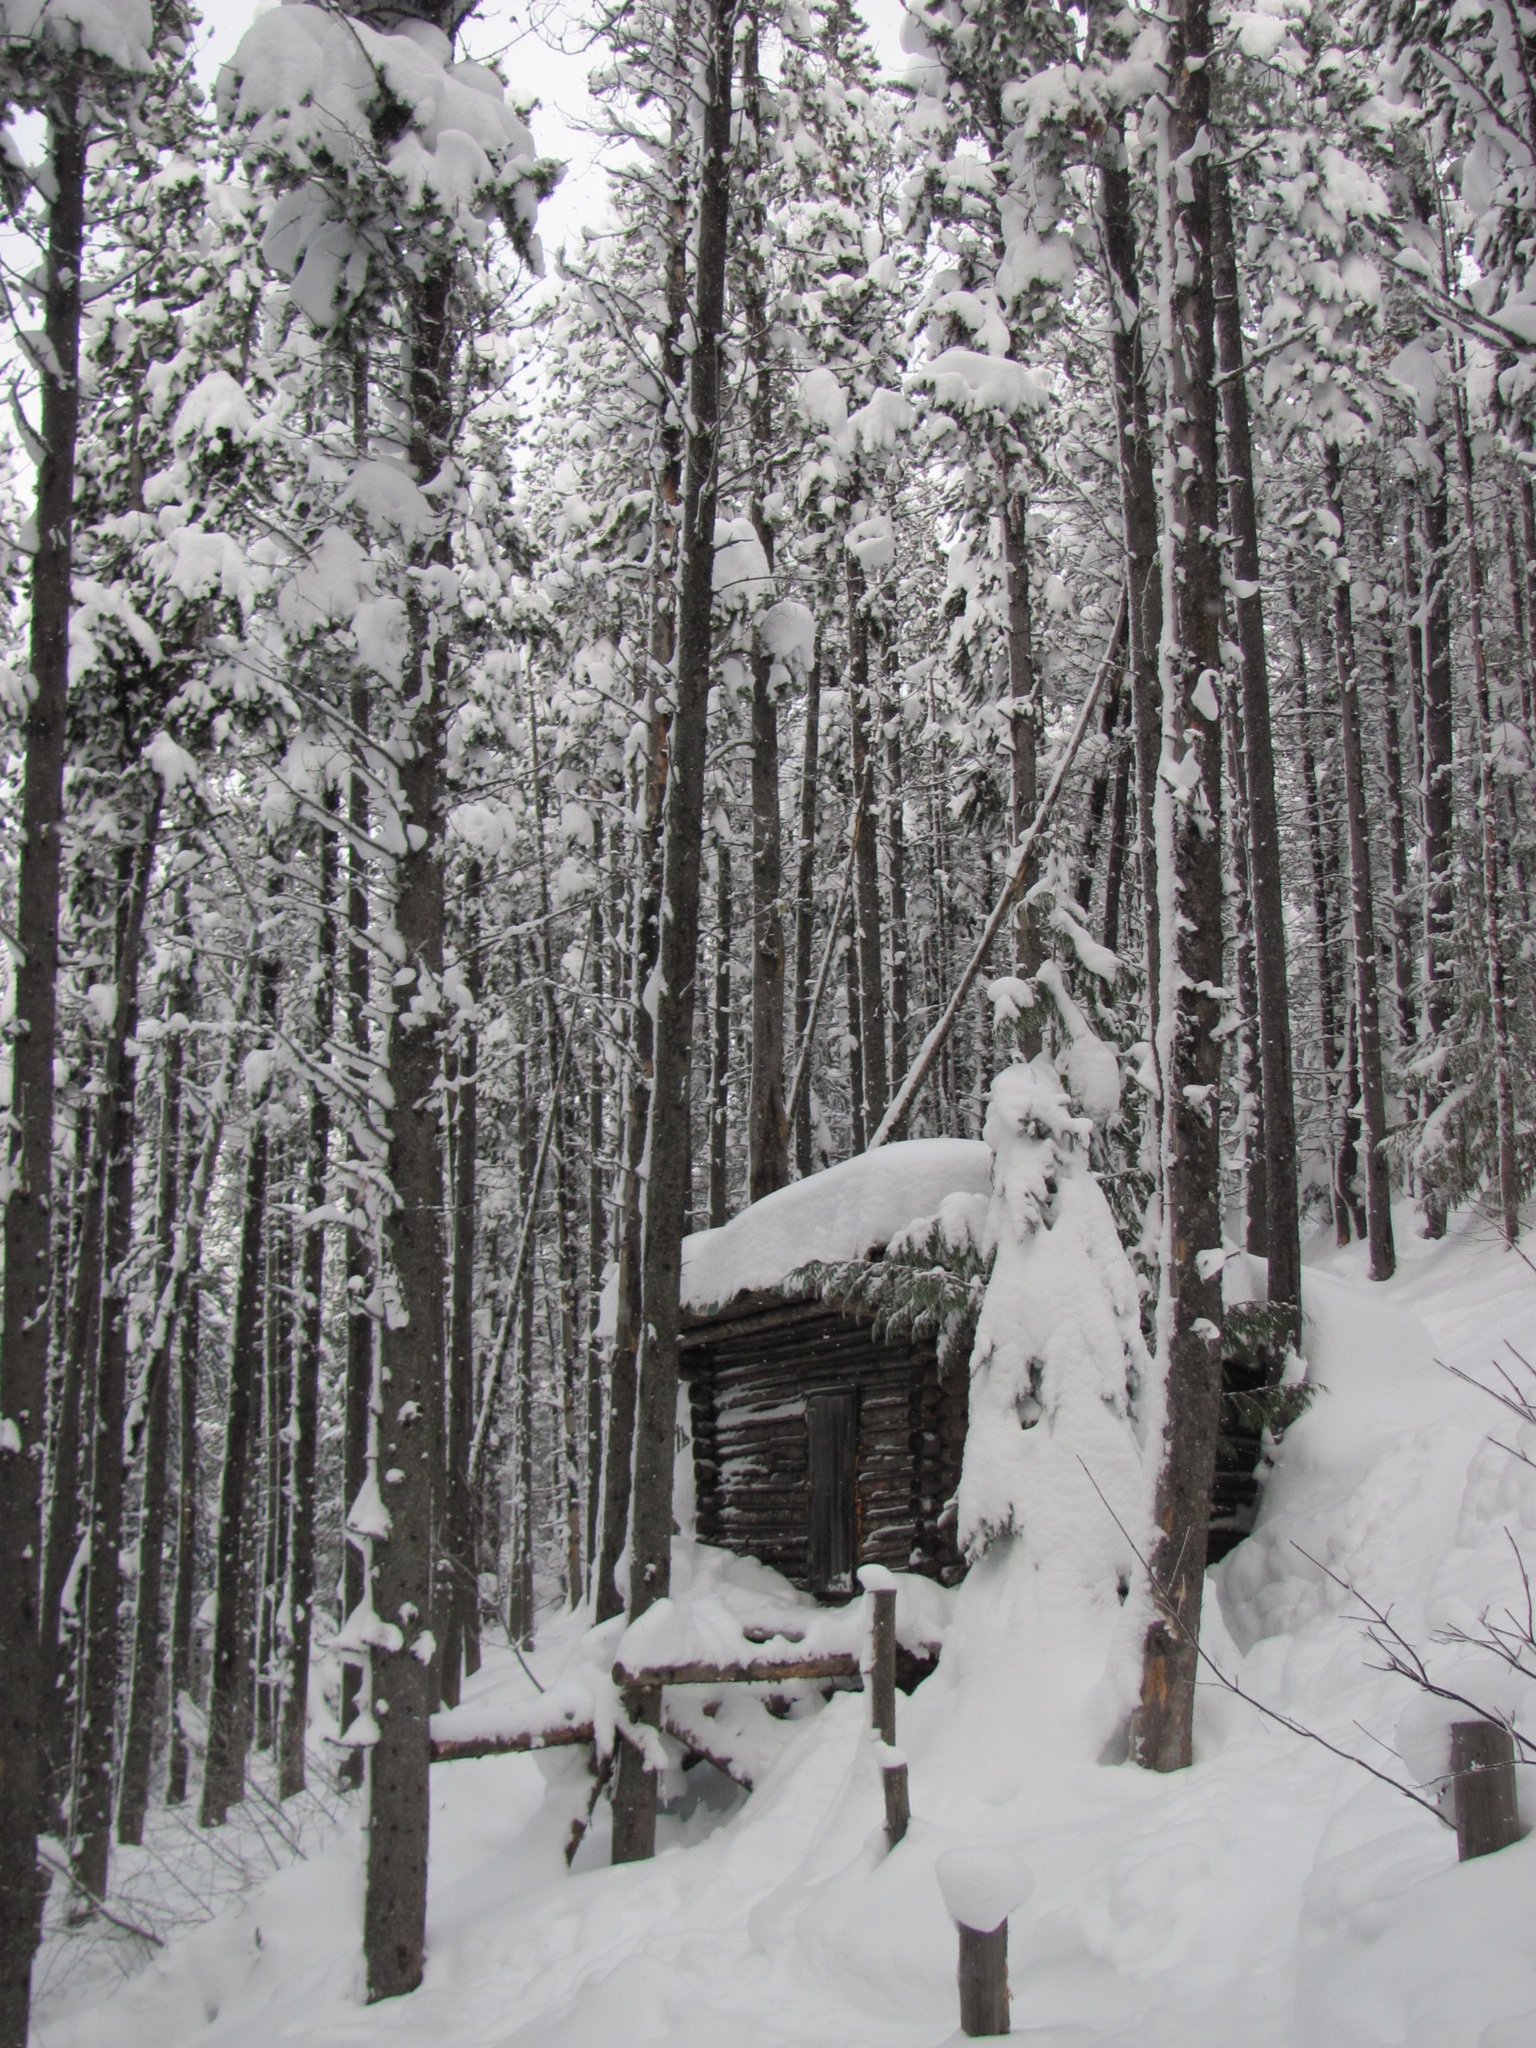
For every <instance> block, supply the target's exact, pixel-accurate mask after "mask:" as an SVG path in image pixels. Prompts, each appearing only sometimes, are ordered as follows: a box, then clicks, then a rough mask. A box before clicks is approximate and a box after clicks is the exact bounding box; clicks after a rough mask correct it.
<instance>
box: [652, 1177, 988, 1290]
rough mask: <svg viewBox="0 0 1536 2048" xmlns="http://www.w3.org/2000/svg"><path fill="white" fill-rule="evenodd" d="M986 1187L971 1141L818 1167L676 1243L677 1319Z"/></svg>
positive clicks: (778, 1281)
mask: <svg viewBox="0 0 1536 2048" xmlns="http://www.w3.org/2000/svg"><path fill="white" fill-rule="evenodd" d="M991 1188H992V1155H991V1152H990V1150H989V1149H988V1147H987V1146H986V1145H985V1144H983V1143H982V1141H981V1140H980V1139H979V1138H910V1139H907V1140H904V1141H903V1142H902V1143H900V1144H894V1145H885V1146H882V1147H881V1148H880V1149H879V1150H878V1151H875V1152H863V1153H860V1154H859V1155H858V1156H857V1157H856V1158H853V1159H848V1160H844V1161H843V1162H842V1163H841V1164H840V1165H837V1166H829V1167H825V1168H824V1169H823V1170H822V1171H821V1172H820V1173H815V1174H810V1175H808V1176H807V1177H806V1178H805V1179H804V1180H799V1181H792V1182H790V1184H789V1185H788V1186H787V1187H783V1188H780V1189H778V1190H777V1192H776V1193H774V1194H771V1195H765V1196H764V1197H763V1198H762V1199H761V1200H760V1201H757V1202H754V1203H753V1204H752V1206H751V1207H750V1208H748V1209H744V1210H743V1211H742V1212H741V1214H740V1215H738V1216H735V1217H733V1218H732V1219H731V1221H730V1222H729V1223H724V1224H721V1225H720V1226H719V1227H718V1228H717V1229H714V1230H701V1231H695V1232H694V1233H693V1235H692V1236H690V1237H688V1238H686V1239H685V1240H684V1243H683V1275H682V1308H683V1311H684V1314H685V1316H686V1318H687V1319H688V1320H689V1321H690V1322H692V1321H695V1320H696V1319H698V1318H701V1317H704V1316H707V1315H710V1314H712V1313H718V1312H720V1311H722V1310H724V1309H727V1308H736V1307H738V1306H741V1305H742V1301H743V1297H751V1296H756V1295H767V1294H771V1293H773V1292H775V1291H776V1290H777V1289H779V1288H780V1287H781V1286H782V1284H783V1282H784V1280H785V1279H786V1278H787V1277H788V1275H789V1274H791V1273H792V1272H794V1271H795V1270H796V1268H797V1267H800V1266H803V1265H805V1264H807V1263H808V1262H809V1261H810V1260H812V1259H819V1260H824V1261H828V1262H836V1261H841V1260H847V1259H860V1258H867V1257H869V1256H871V1255H872V1254H874V1253H877V1252H882V1251H884V1249H885V1247H886V1246H887V1245H888V1244H889V1243H890V1241H891V1239H892V1238H893V1237H896V1236H897V1235H898V1234H899V1233H900V1232H901V1231H903V1230H905V1229H906V1228H907V1227H908V1226H909V1225H911V1224H913V1223H916V1222H919V1221H920V1220H922V1219H923V1218H925V1217H929V1216H933V1215H936V1214H937V1212H938V1210H939V1208H940V1206H941V1205H942V1204H943V1203H944V1202H945V1201H946V1200H947V1199H948V1198H949V1197H950V1196H951V1195H956V1194H964V1195H979V1196H981V1197H983V1198H985V1197H987V1196H989V1195H990V1193H991Z"/></svg>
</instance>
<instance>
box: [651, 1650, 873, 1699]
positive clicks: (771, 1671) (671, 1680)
mask: <svg viewBox="0 0 1536 2048" xmlns="http://www.w3.org/2000/svg"><path fill="white" fill-rule="evenodd" d="M858 1676H859V1660H858V1658H857V1657H855V1656H853V1655H852V1654H851V1653H850V1652H849V1651H846V1650H829V1651H827V1652H826V1653H825V1654H823V1655H822V1656H819V1657H818V1656H809V1657H793V1656H791V1657H749V1658H746V1659H744V1660H743V1661H742V1662H741V1663H738V1664H709V1663H706V1662H704V1661H703V1660H702V1659H699V1660H697V1661H694V1662H683V1663H678V1664H647V1665H645V1666H644V1667H643V1669H641V1670H639V1671H631V1670H630V1669H629V1667H628V1665H626V1664H623V1663H618V1664H615V1665H614V1667H613V1680H614V1683H615V1685H623V1686H630V1687H632V1688H633V1689H634V1690H635V1691H637V1692H655V1691H658V1690H659V1689H660V1688H661V1687H663V1686H667V1685H755V1684H759V1683H762V1682H766V1681H769V1680H772V1679H776V1678H857V1677H858Z"/></svg>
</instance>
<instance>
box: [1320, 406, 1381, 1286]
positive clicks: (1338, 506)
mask: <svg viewBox="0 0 1536 2048" xmlns="http://www.w3.org/2000/svg"><path fill="white" fill-rule="evenodd" d="M1323 464H1324V480H1325V488H1326V492H1327V500H1328V509H1329V511H1330V512H1331V513H1332V515H1333V519H1334V521H1335V522H1336V527H1335V540H1336V542H1337V545H1338V550H1339V553H1338V555H1337V557H1336V558H1335V560H1334V562H1333V564H1332V585H1333V593H1332V596H1333V648H1334V660H1335V664H1336V667H1337V674H1338V684H1339V737H1340V745H1341V747H1342V749H1343V755H1344V799H1345V807H1346V816H1347V818H1348V823H1349V893H1350V928H1351V935H1352V938H1353V950H1354V962H1355V1020H1356V1044H1357V1047H1358V1054H1359V1060H1360V1101H1361V1104H1362V1108H1363V1121H1364V1125H1365V1217H1366V1233H1367V1237H1368V1240H1369V1243H1370V1272H1371V1278H1372V1279H1373V1280H1390V1279H1391V1277H1392V1275H1393V1273H1394V1271H1395V1270H1396V1267H1397V1249H1396V1246H1395V1244H1394V1242H1393V1237H1392V1179H1391V1174H1390V1172H1389V1170H1388V1166H1387V1156H1386V1149H1385V1148H1386V1137H1387V1108H1386V1087H1385V1083H1384V1081H1383V1078H1382V1068H1381V994H1380V981H1379V976H1378V973H1377V964H1376V910H1375V903H1374V899H1373V896H1372V892H1371V839H1370V826H1369V823H1368V821H1367V818H1366V811H1365V753H1364V747H1363V743H1362V741H1361V737H1360V697H1359V665H1358V663H1357V661H1356V658H1355V622H1354V607H1353V603H1352V601H1351V597H1350V586H1349V560H1348V556H1347V555H1346V553H1345V526H1344V491H1343V481H1342V476H1341V463H1340V459H1339V451H1338V448H1337V447H1336V446H1335V445H1334V444H1333V443H1332V442H1330V443H1329V444H1328V446H1327V448H1326V449H1325V451H1324V456H1323Z"/></svg>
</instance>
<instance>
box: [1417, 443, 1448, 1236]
mask: <svg viewBox="0 0 1536 2048" xmlns="http://www.w3.org/2000/svg"><path fill="white" fill-rule="evenodd" d="M1424 541H1425V550H1424V564H1423V567H1424V587H1423V591H1422V605H1423V618H1424V736H1423V742H1422V745H1421V747H1420V760H1421V761H1422V763H1423V776H1424V794H1423V803H1424V1028H1425V1033H1426V1035H1427V1037H1428V1040H1429V1049H1430V1053H1431V1056H1432V1058H1433V1059H1435V1060H1436V1061H1439V1060H1442V1059H1443V1058H1444V1053H1445V1034H1446V1030H1447V1027H1448V1026H1449V1024H1450V1021H1451V1010H1452V1006H1453V1002H1454V997H1455V986H1454V981H1453V975H1454V970H1455V951H1456V936H1455V935H1456V908H1455V840H1454V830H1455V811H1454V804H1455V790H1454V779H1453V772H1452V770H1453V753H1452V750H1453V745H1454V740H1453V733H1454V722H1453V718H1452V709H1451V706H1452V679H1451V612H1450V555H1451V543H1450V516H1449V512H1448V509H1447V487H1446V479H1445V471H1444V467H1443V465H1442V466H1441V467H1440V468H1439V469H1437V471H1436V472H1435V474H1434V476H1433V477H1432V478H1431V479H1430V480H1429V481H1428V482H1427V484H1426V486H1425V492H1424ZM1444 1099H1445V1087H1444V1084H1443V1082H1442V1081H1441V1079H1440V1078H1439V1075H1438V1073H1437V1072H1436V1071H1434V1070H1433V1069H1432V1070H1431V1071H1430V1073H1429V1074H1428V1075H1427V1076H1426V1080H1425V1085H1424V1094H1423V1110H1424V1114H1425V1116H1426V1117H1428V1116H1429V1115H1431V1114H1432V1113H1433V1112H1434V1110H1435V1109H1436V1108H1438V1106H1439V1105H1440V1103H1441V1102H1443V1101H1444ZM1420 1192H1421V1198H1422V1201H1423V1209H1424V1234H1425V1236H1426V1237H1432V1238H1433V1237H1444V1235H1445V1223H1446V1215H1445V1201H1444V1197H1443V1196H1442V1195H1441V1193H1440V1191H1439V1189H1438V1188H1437V1187H1436V1186H1435V1185H1434V1182H1433V1179H1432V1178H1431V1179H1430V1180H1429V1181H1427V1182H1426V1183H1425V1185H1424V1186H1423V1187H1422V1189H1421V1191H1420Z"/></svg>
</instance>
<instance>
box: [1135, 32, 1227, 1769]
mask: <svg viewBox="0 0 1536 2048" xmlns="http://www.w3.org/2000/svg"><path fill="white" fill-rule="evenodd" d="M1212 50H1213V46H1212V40H1211V22H1210V8H1209V4H1208V0H1175V4H1174V7H1173V10H1172V14H1171V19H1170V23H1169V34H1168V43H1167V78H1168V91H1169V100H1168V104H1167V107H1166V110H1165V111H1164V113H1163V114H1162V116H1161V119H1162V122H1163V123H1164V124H1165V126H1164V129H1163V133H1162V134H1161V135H1160V137H1159V164H1158V175H1159V187H1160V189H1159V212H1160V220H1161V243H1162V247H1161V268H1162V293H1163V303H1162V322H1163V330H1164V333H1165V335H1166V336H1167V356H1166V377H1167V414H1166V420H1167V448H1166V452H1165V458H1164V482H1163V491H1164V521H1165V526H1166V528H1167V545H1166V547H1165V549H1164V556H1163V565H1164V583H1163V643H1162V660H1161V664H1160V671H1161V681H1162V690H1163V752H1162V762H1161V767H1160V776H1159V783H1160V786H1159V788H1158V791H1157V798H1156V806H1157V808H1156V812H1155V817H1156V825H1157V851H1158V862H1157V868H1158V882H1159V887H1160V889H1161V890H1162V891H1163V893H1164V897H1165V901H1166V903H1167V904H1168V905H1169V906H1170V907H1171V908H1172V909H1173V911H1174V912H1175V915H1174V916H1173V917H1172V918H1165V926H1166V928H1165V929H1164V931H1163V934H1162V946H1163V960H1162V993H1161V1002H1160V1011H1159V1026H1158V1028H1159V1031H1160V1033H1161V1034H1162V1038H1163V1056H1162V1059H1161V1062H1160V1071H1161V1075H1162V1081H1163V1100H1162V1116H1163V1130H1162V1154H1163V1200H1164V1222H1163V1233H1162V1247H1161V1252H1162V1258H1161V1263H1162V1284H1161V1290H1160V1295H1159V1303H1158V1325H1159V1328H1158V1354H1159V1365H1160V1366H1161V1368H1162V1370H1163V1373H1164V1376H1165V1379H1164V1384H1165V1387H1166V1397H1165V1399H1166V1405H1165V1419H1164V1436H1163V1448H1162V1467H1161V1470H1160V1472H1159V1474H1158V1483H1157V1501H1156V1510H1155V1512H1156V1519H1157V1533H1156V1536H1155V1538H1154V1541H1153V1549H1152V1558H1151V1571H1152V1578H1153V1582H1154V1585H1155V1587H1156V1588H1157V1590H1158V1596H1159V1605H1160V1610H1161V1611H1160V1612H1159V1614H1158V1616H1157V1618H1156V1620H1155V1621H1154V1622H1153V1624H1152V1626H1151V1627H1150V1628H1149V1630H1148V1633H1147V1638H1146V1644H1145V1649H1144V1653H1143V1671H1142V1690H1141V1704H1140V1706H1139V1708H1138V1710H1137V1713H1136V1716H1135V1722H1134V1726H1133V1730H1132V1738H1131V1747H1132V1754H1133V1756H1134V1757H1135V1758H1136V1760H1137V1761H1138V1762H1139V1763H1141V1764H1143V1765H1145V1766H1147V1767H1149V1768H1151V1769H1153V1770H1160V1771H1169V1770H1177V1769H1179V1768H1181V1767H1182V1766H1183V1765H1185V1764H1187V1763H1188V1762H1189V1761H1190V1757H1191V1738H1192V1724H1193V1718H1194V1697H1195V1674H1196V1671H1197V1669H1198V1660H1197V1656H1196V1644H1197V1642H1198V1639H1199V1631H1200V1604H1201V1593H1202V1589H1203V1586H1204V1580H1205V1548H1206V1530H1207V1527H1208V1524H1209V1520H1210V1497H1211V1480H1212V1476H1213V1473H1214V1470H1215V1460H1216V1438H1217V1427H1218V1420H1219V1415H1220V1406H1221V1320H1222V1303H1221V1279H1220V1274H1219V1271H1211V1270H1210V1269H1209V1267H1208V1266H1207V1265H1206V1263H1205V1262H1204V1261H1203V1260H1202V1259H1201V1256H1200V1255H1201V1254H1202V1253H1203V1252H1206V1251H1209V1250H1213V1249H1215V1248H1216V1247H1218V1246H1219V1245H1220V1243H1221V1157H1220V1152H1221V1148H1220V1130H1219V1118H1218V1111H1217V1105H1218V1099H1219V1088H1220V1082H1221V1040H1220V1038H1219V1036H1218V1027H1219V1025H1220V1022H1221V1000H1220V994H1219V990H1220V986H1221V971H1222V917H1221V910H1222V893H1221V734H1220V723H1219V702H1218V700H1217V698H1216V695H1215V689H1216V681H1217V678H1218V677H1219V676H1220V673H1221V544H1220V537H1219V527H1220V518H1221V508H1220V475H1219V470H1218V465H1217V450H1216V360H1215V356H1216V349H1215V306H1214V293H1213V283H1212V271H1211V192H1210V183H1211V154H1210V151H1211V140H1210V118H1211V91H1212V82H1211V72H1212V68H1213V61H1214V60H1213V54H1212ZM1175 792H1178V794H1177V796H1176V794H1175Z"/></svg>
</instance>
